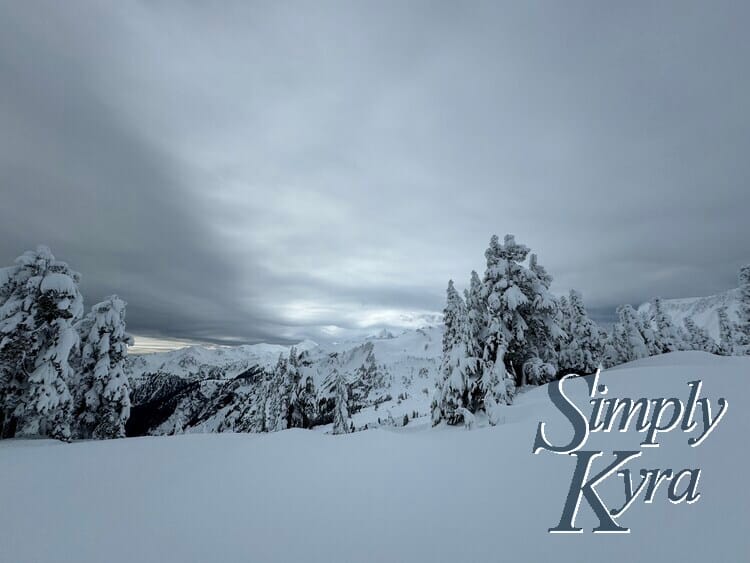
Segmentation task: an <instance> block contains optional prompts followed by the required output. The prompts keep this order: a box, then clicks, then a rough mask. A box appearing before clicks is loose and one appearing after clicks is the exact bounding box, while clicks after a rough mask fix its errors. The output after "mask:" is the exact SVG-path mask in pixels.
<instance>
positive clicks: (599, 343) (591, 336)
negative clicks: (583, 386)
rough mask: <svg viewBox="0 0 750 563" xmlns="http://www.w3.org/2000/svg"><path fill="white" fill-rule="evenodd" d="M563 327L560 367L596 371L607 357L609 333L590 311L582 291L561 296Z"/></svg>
mask: <svg viewBox="0 0 750 563" xmlns="http://www.w3.org/2000/svg"><path fill="white" fill-rule="evenodd" d="M560 309H561V317H562V319H563V324H562V327H561V328H562V329H563V331H564V332H565V336H564V337H563V338H562V339H561V345H560V354H559V358H558V363H559V368H560V370H561V371H563V372H568V373H570V372H573V373H578V374H582V375H586V374H590V373H594V372H595V371H596V369H597V368H598V367H599V365H600V364H601V363H602V361H603V359H604V348H605V344H606V333H604V331H602V330H601V329H600V328H599V326H598V325H597V324H596V323H595V322H594V321H592V320H591V319H590V318H589V317H588V314H587V313H586V308H585V307H584V305H583V298H582V297H581V294H580V293H578V292H577V291H575V290H573V289H572V290H570V298H569V299H565V298H561V299H560Z"/></svg>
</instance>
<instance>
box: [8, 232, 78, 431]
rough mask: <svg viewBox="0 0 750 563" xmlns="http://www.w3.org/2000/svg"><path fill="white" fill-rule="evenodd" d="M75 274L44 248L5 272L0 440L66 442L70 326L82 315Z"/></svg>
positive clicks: (73, 345)
mask: <svg viewBox="0 0 750 563" xmlns="http://www.w3.org/2000/svg"><path fill="white" fill-rule="evenodd" d="M79 280H80V276H79V274H78V273H76V272H73V271H72V270H71V269H70V268H69V267H68V265H67V264H66V263H65V262H60V261H58V260H55V257H54V256H53V255H52V253H51V252H50V250H49V248H47V247H45V246H39V247H37V249H36V251H29V252H26V253H24V254H23V255H22V256H20V257H18V258H17V259H16V262H15V265H14V266H12V267H11V268H8V269H4V270H3V275H2V278H0V281H1V282H2V289H0V294H1V295H2V298H3V303H2V307H0V424H1V425H2V436H3V437H12V436H14V435H27V436H28V435H44V436H51V437H53V438H59V439H63V440H69V439H70V438H71V429H70V423H71V414H72V402H73V398H72V394H71V390H70V385H71V384H72V383H73V375H74V374H73V370H72V368H71V366H70V357H71V354H73V353H75V351H76V349H77V347H78V335H77V334H76V331H75V330H74V328H73V323H74V322H76V321H77V320H78V319H79V318H80V317H81V314H82V312H83V299H82V298H81V294H80V292H79V291H78V282H79Z"/></svg>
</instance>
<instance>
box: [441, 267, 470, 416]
mask: <svg viewBox="0 0 750 563" xmlns="http://www.w3.org/2000/svg"><path fill="white" fill-rule="evenodd" d="M446 294H447V295H446V297H447V299H446V305H445V309H444V310H443V324H444V329H443V356H442V362H441V364H440V373H439V375H438V389H437V392H436V394H435V398H434V399H433V403H432V422H433V424H437V423H439V422H440V421H441V420H446V421H447V422H448V423H449V424H455V423H456V422H458V421H459V420H460V417H458V415H457V412H456V411H457V409H458V408H459V407H462V406H465V405H468V403H469V400H470V395H471V392H472V389H473V388H474V387H475V385H476V383H477V382H476V381H475V380H472V379H471V377H472V374H473V373H475V372H476V366H475V364H476V359H475V358H474V359H473V358H471V357H470V355H469V350H468V338H469V336H468V330H467V329H468V326H467V318H466V308H465V304H464V301H463V299H461V296H460V295H459V293H458V292H457V291H456V288H455V287H454V285H453V280H451V281H449V282H448V289H447V292H446Z"/></svg>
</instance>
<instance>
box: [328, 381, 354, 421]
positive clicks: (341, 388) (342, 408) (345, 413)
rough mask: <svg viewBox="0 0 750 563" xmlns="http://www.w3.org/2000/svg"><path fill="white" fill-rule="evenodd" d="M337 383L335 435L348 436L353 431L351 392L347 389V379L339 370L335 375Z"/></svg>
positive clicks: (334, 415)
mask: <svg viewBox="0 0 750 563" xmlns="http://www.w3.org/2000/svg"><path fill="white" fill-rule="evenodd" d="M333 376H334V381H335V382H336V405H335V407H334V411H333V433H334V434H347V433H348V432H350V431H351V425H352V421H351V419H350V418H349V406H348V404H347V403H348V401H349V391H348V389H347V384H346V378H345V377H344V374H343V373H342V372H340V371H338V370H336V371H335V373H334V374H333Z"/></svg>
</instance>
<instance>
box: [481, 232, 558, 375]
mask: <svg viewBox="0 0 750 563" xmlns="http://www.w3.org/2000/svg"><path fill="white" fill-rule="evenodd" d="M528 254H529V249H528V247H526V246H525V245H523V244H518V243H516V240H515V238H514V237H513V235H506V236H505V239H504V242H503V244H500V242H499V239H498V238H497V236H493V237H492V239H491V240H490V245H489V248H488V249H487V251H486V252H485V257H486V259H487V269H486V271H485V275H484V280H483V297H484V301H485V303H486V308H487V312H486V321H485V330H486V337H485V339H484V355H483V359H484V360H485V362H487V363H488V364H494V363H496V362H497V361H498V357H502V358H504V362H505V367H506V370H507V371H509V372H511V373H513V374H514V376H515V379H516V384H522V383H524V381H523V365H524V364H525V363H526V362H527V361H529V360H532V359H533V358H539V359H541V360H542V361H543V362H546V363H550V364H553V362H554V359H555V353H556V348H557V346H558V340H559V339H560V338H561V337H562V335H563V333H562V330H561V329H560V327H559V326H558V325H557V322H556V321H557V317H558V311H557V302H556V300H555V298H554V297H553V296H552V294H551V293H550V292H549V285H550V282H551V277H550V276H549V275H548V274H547V272H546V271H545V270H544V268H542V267H541V266H540V265H539V264H538V262H537V260H536V256H534V255H532V257H531V259H530V261H529V266H528V267H526V266H525V264H524V262H525V261H526V258H527V256H528ZM494 371H496V370H494ZM534 371H535V372H539V370H534ZM556 371H557V369H556V366H554V365H551V367H550V369H549V370H547V369H545V370H542V371H541V372H540V373H554V372H556ZM529 383H536V384H539V383H544V380H535V381H530V382H529Z"/></svg>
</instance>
